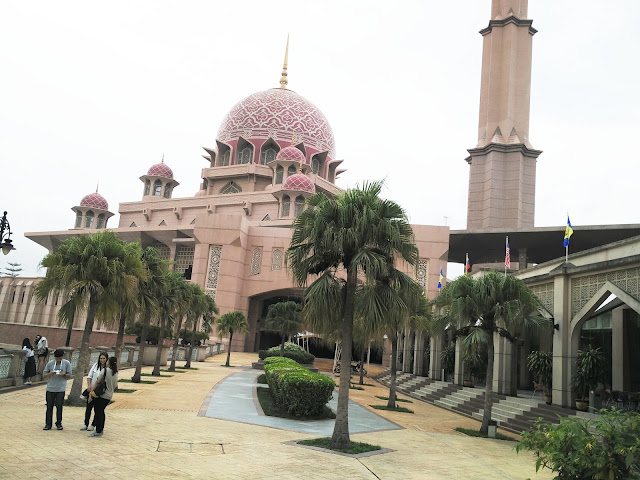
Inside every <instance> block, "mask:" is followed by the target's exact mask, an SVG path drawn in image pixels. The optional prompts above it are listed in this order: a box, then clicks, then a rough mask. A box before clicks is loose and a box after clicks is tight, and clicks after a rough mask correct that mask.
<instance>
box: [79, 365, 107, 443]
mask: <svg viewBox="0 0 640 480" xmlns="http://www.w3.org/2000/svg"><path fill="white" fill-rule="evenodd" d="M108 357H109V355H108V354H107V352H102V353H101V354H100V356H99V357H98V363H95V364H94V365H93V367H91V370H89V373H88V374H87V391H89V392H91V390H92V388H91V387H92V386H93V384H94V383H95V382H96V380H97V379H98V378H99V377H100V374H101V373H102V370H104V369H105V368H107V358H108ZM95 404H96V402H94V401H93V399H92V398H91V395H87V407H86V409H85V411H84V426H83V427H82V428H81V429H80V430H89V431H90V432H92V431H93V427H95V425H96V416H95V415H94V416H93V422H92V423H91V425H89V420H91V410H93V407H94V406H95Z"/></svg>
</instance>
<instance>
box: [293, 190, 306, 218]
mask: <svg viewBox="0 0 640 480" xmlns="http://www.w3.org/2000/svg"><path fill="white" fill-rule="evenodd" d="M303 208H304V197H303V196H302V195H298V196H297V197H296V203H295V206H294V210H293V216H294V217H297V216H298V215H300V214H301V213H302V209H303Z"/></svg>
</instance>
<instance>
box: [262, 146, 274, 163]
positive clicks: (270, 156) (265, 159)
mask: <svg viewBox="0 0 640 480" xmlns="http://www.w3.org/2000/svg"><path fill="white" fill-rule="evenodd" d="M276 155H277V153H276V150H275V149H274V148H268V149H267V150H265V151H263V152H262V154H261V155H260V164H261V165H266V164H267V163H271V162H273V161H274V160H275V159H276Z"/></svg>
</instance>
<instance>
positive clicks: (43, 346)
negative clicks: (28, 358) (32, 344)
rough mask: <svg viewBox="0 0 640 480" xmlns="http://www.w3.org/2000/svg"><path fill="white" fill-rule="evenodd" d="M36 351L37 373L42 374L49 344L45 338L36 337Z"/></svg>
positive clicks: (47, 356)
mask: <svg viewBox="0 0 640 480" xmlns="http://www.w3.org/2000/svg"><path fill="white" fill-rule="evenodd" d="M36 342H37V344H36V349H37V352H38V372H40V373H42V372H43V371H44V366H45V364H46V363H47V359H48V358H49V342H48V341H47V337H44V336H42V335H36Z"/></svg>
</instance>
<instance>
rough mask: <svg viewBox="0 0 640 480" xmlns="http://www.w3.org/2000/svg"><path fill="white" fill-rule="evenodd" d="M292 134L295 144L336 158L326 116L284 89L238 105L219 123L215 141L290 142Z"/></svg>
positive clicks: (275, 90) (266, 91) (271, 91)
mask: <svg viewBox="0 0 640 480" xmlns="http://www.w3.org/2000/svg"><path fill="white" fill-rule="evenodd" d="M249 129H250V130H251V132H246V130H249ZM246 133H250V135H246ZM292 134H293V136H294V142H297V143H300V142H302V143H304V144H305V145H310V146H312V147H313V148H314V149H316V150H318V151H320V152H326V151H328V152H329V156H330V157H331V158H335V141H334V138H333V131H332V130H331V126H330V125H329V122H328V121H327V119H326V118H325V116H324V115H323V114H322V112H321V111H320V110H318V108H317V107H316V106H315V105H313V104H312V103H311V102H309V101H308V100H306V99H305V98H303V97H301V96H300V95H298V94H297V93H295V92H292V91H291V90H287V89H284V88H273V89H270V90H265V91H264V92H258V93H254V94H253V95H250V96H248V97H247V98H245V99H243V100H241V101H240V102H238V103H237V104H236V105H235V106H234V107H233V108H232V109H231V110H230V111H229V113H228V114H227V116H226V117H225V118H224V120H223V121H222V124H221V125H220V130H219V131H218V135H217V137H216V138H217V139H218V140H220V141H221V142H228V141H230V140H236V139H238V137H240V136H243V137H244V138H245V139H247V140H248V139H249V138H250V137H254V138H255V137H262V138H273V139H274V140H281V141H291V135H292Z"/></svg>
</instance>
